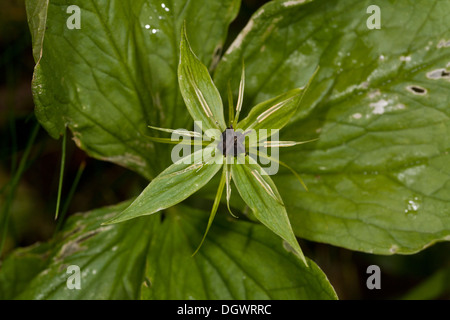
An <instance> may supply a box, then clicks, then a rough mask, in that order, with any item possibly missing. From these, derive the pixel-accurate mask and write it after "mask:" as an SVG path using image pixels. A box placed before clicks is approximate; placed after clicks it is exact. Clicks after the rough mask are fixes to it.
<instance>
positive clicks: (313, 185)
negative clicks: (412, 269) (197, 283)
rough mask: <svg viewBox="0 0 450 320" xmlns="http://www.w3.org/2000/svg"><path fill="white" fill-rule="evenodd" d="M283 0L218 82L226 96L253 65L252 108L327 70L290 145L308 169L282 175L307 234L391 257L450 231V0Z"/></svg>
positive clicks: (263, 15)
mask: <svg viewBox="0 0 450 320" xmlns="http://www.w3.org/2000/svg"><path fill="white" fill-rule="evenodd" d="M372 4H374V3H373V2H371V1H359V0H340V1H314V2H308V1H274V2H272V3H268V4H267V5H265V6H264V7H262V8H261V9H260V10H258V12H256V13H255V14H254V16H253V18H252V19H251V20H250V21H249V23H248V24H247V26H246V27H245V28H244V29H243V31H242V32H241V34H240V35H239V36H238V37H237V39H236V40H235V41H234V43H233V44H232V45H231V46H230V48H229V49H228V51H227V52H226V54H225V56H224V58H223V59H222V61H221V63H220V64H219V65H218V68H217V69H216V73H215V77H214V78H215V82H216V84H217V85H218V87H219V89H220V90H221V92H222V96H224V94H225V93H226V87H227V82H228V81H229V79H233V83H234V84H236V83H238V81H239V70H240V68H239V66H240V64H241V61H242V59H243V60H244V61H245V65H246V74H247V81H246V90H245V97H244V101H245V104H244V108H243V112H244V113H247V112H248V111H249V108H250V107H251V106H253V105H255V104H256V103H259V102H261V101H264V100H266V99H268V98H272V97H275V96H277V95H279V94H281V93H283V92H286V91H288V90H291V89H293V88H297V87H300V86H303V85H305V84H306V83H307V81H308V79H309V77H310V76H311V75H312V74H313V72H314V70H315V68H316V67H317V66H318V65H320V71H319V73H318V74H317V76H316V77H315V79H314V81H313V83H312V84H311V87H310V89H309V91H308V92H307V94H306V95H305V97H304V99H303V101H302V108H301V110H299V112H298V113H297V114H296V115H295V116H294V117H293V119H292V121H291V123H290V125H289V126H287V127H286V128H284V130H282V131H281V136H282V138H284V140H297V141H302V140H308V139H312V138H316V137H318V138H319V141H317V142H314V143H311V144H306V145H303V146H298V147H295V149H294V148H291V149H289V150H286V149H283V150H281V151H280V156H281V160H283V161H285V162H286V163H288V164H289V165H290V166H292V167H293V168H295V169H296V170H297V171H298V172H300V174H301V175H302V177H303V178H304V180H305V182H306V184H307V186H308V188H309V192H306V191H304V190H303V188H302V186H301V185H300V184H299V183H298V182H297V181H296V179H295V177H293V176H292V175H288V174H286V175H277V176H275V177H274V181H275V183H276V184H277V186H278V188H279V191H280V193H281V195H282V197H283V199H284V201H285V204H286V207H287V212H288V214H289V216H290V221H291V223H292V225H293V228H294V231H295V232H296V234H297V235H298V236H300V237H304V238H307V239H310V240H314V241H319V242H327V243H331V244H334V245H338V246H343V247H346V248H350V249H353V250H361V251H365V252H371V253H379V254H393V253H413V252H417V251H419V250H422V249H424V248H426V247H427V246H429V245H431V244H433V243H434V242H436V241H440V240H450V155H449V151H450V138H449V137H450V120H449V117H450V108H449V105H450V95H449V92H450V76H449V71H450V38H449V37H450V35H449V32H448V30H450V19H448V15H449V13H450V3H449V2H448V1H425V0H423V1H406V0H402V1H395V2H393V1H377V2H376V4H377V5H378V6H379V7H380V9H381V29H379V30H376V29H375V30H369V29H368V28H367V26H366V20H367V19H368V18H369V16H370V15H371V14H368V13H367V8H368V7H369V5H372Z"/></svg>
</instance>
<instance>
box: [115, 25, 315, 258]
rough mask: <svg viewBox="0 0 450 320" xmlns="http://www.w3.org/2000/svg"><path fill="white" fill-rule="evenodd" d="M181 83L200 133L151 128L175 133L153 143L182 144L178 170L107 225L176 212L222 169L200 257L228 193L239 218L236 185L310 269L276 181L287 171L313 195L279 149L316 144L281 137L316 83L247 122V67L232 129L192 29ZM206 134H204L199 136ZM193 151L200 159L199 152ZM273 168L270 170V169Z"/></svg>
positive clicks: (183, 47) (262, 107) (232, 111)
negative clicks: (244, 108) (233, 193)
mask: <svg viewBox="0 0 450 320" xmlns="http://www.w3.org/2000/svg"><path fill="white" fill-rule="evenodd" d="M178 81H179V86H180V90H181V93H182V96H183V98H184V101H185V104H186V107H187V109H188V111H189V113H190V114H191V116H192V118H193V120H194V122H195V129H194V131H188V130H185V129H177V130H173V129H165V128H158V127H154V126H150V128H151V129H154V130H159V131H163V132H167V133H171V134H172V137H171V138H157V137H150V139H151V140H153V141H156V142H162V143H172V144H177V145H176V146H175V147H174V149H173V151H172V160H173V162H174V163H173V164H172V165H171V166H169V167H168V168H167V169H165V170H164V171H163V172H162V173H160V174H159V175H158V176H157V177H156V178H154V179H153V180H152V181H151V183H150V184H149V185H148V186H147V187H146V188H145V189H144V191H143V192H142V193H141V194H140V195H139V196H138V197H137V198H136V200H135V201H134V202H133V203H132V204H131V205H130V206H129V207H128V208H127V209H125V210H124V211H123V212H121V213H120V214H119V215H117V216H116V217H115V218H113V219H112V220H110V221H108V222H107V223H108V224H111V223H118V222H122V221H125V220H129V219H132V218H136V217H139V216H144V215H150V214H153V213H155V212H158V211H160V210H164V209H167V208H169V207H171V206H174V205H176V204H177V203H179V202H181V201H183V200H185V199H186V198H188V197H189V196H190V195H192V194H193V193H195V192H196V191H198V190H199V189H200V188H202V187H203V186H204V185H206V184H207V183H208V182H209V181H210V180H211V179H212V178H213V177H214V176H215V175H216V174H217V173H218V172H219V171H220V170H222V171H221V178H220V182H219V187H218V189H217V193H216V196H215V199H214V203H213V207H212V210H211V214H210V217H209V221H208V224H207V227H206V231H205V234H204V236H203V239H202V240H201V242H200V244H199V246H198V248H197V250H196V251H195V252H194V254H195V253H196V252H197V251H198V250H199V249H200V246H201V245H202V243H203V241H204V240H205V237H206V235H207V233H208V231H209V229H210V227H211V224H212V222H213V220H214V217H215V214H216V212H217V209H218V207H219V204H220V201H221V198H222V194H223V191H224V188H226V201H227V207H228V210H229V212H230V213H231V214H232V215H233V216H235V215H234V214H233V213H232V212H231V209H230V197H231V180H233V181H234V184H235V186H236V189H237V191H238V192H239V194H240V196H241V197H242V199H243V200H244V202H245V203H246V204H247V206H248V207H249V208H250V209H251V210H252V212H253V214H254V216H255V217H256V219H258V220H259V221H260V222H261V223H263V224H264V225H265V226H267V227H268V228H269V229H270V230H272V231H273V232H274V233H275V234H277V235H278V236H280V237H281V238H282V239H284V240H285V241H286V242H287V243H288V244H289V245H290V247H291V248H292V249H293V251H294V253H295V254H296V255H297V256H298V257H299V258H300V259H301V260H302V261H303V262H304V263H305V264H307V263H306V259H305V257H304V255H303V253H302V250H301V248H300V246H299V244H298V242H297V240H296V238H295V235H294V232H293V231H292V227H291V224H290V222H289V218H288V215H287V212H286V208H285V206H284V203H283V200H282V199H281V197H280V194H279V193H278V191H277V187H276V186H275V184H274V182H273V181H272V179H271V178H270V176H269V175H271V174H274V173H276V171H277V169H278V166H279V165H282V166H285V167H286V168H287V169H289V170H290V171H291V172H292V173H293V174H294V175H295V176H296V177H297V178H298V179H299V180H300V182H301V183H302V185H303V186H304V187H305V188H306V186H305V184H304V183H303V181H302V180H301V178H300V176H299V175H298V174H297V173H296V172H295V171H294V170H293V169H292V168H291V167H289V166H288V165H287V164H285V163H283V162H282V161H280V160H278V148H280V147H290V146H295V145H298V144H302V143H306V142H309V141H303V142H296V141H279V140H278V131H279V130H280V129H282V128H283V127H284V126H285V125H286V124H287V123H288V121H289V119H290V118H291V117H292V116H293V115H294V114H295V113H296V111H297V109H298V108H299V104H300V102H301V100H302V97H303V95H304V93H305V92H306V90H307V88H308V86H309V83H310V82H311V80H310V81H309V83H308V84H307V85H306V86H305V87H304V88H297V89H293V90H290V91H288V92H286V93H284V94H281V95H279V96H277V97H275V98H272V99H270V100H267V101H265V102H262V103H260V104H258V105H256V106H255V107H253V108H252V109H251V110H250V112H249V114H248V115H247V117H246V118H244V119H242V120H241V121H239V116H240V113H241V109H242V104H243V97H244V85H245V68H244V64H242V75H241V80H240V84H239V91H238V99H237V103H236V108H234V105H233V95H232V92H231V89H230V86H228V102H229V112H228V126H227V125H226V122H225V116H224V112H223V105H222V99H221V97H220V94H219V91H218V90H217V88H216V86H215V85H214V83H213V81H212V79H211V77H210V75H209V72H208V70H207V68H206V67H205V66H204V65H203V64H202V63H201V62H200V60H199V59H198V58H197V57H196V56H195V54H194V53H193V51H192V49H191V47H190V45H189V42H188V39H187V35H186V28H185V26H183V28H182V32H181V43H180V62H179V66H178ZM198 128H200V130H197V129H198ZM179 138H182V140H181V141H180V140H179ZM310 141H313V140H310ZM186 147H187V148H186ZM192 147H193V149H194V152H191V148H192ZM269 150H270V152H269ZM180 151H183V155H182V156H179V157H177V156H178V155H179V153H180ZM269 163H270V164H271V165H270V167H265V166H264V164H269Z"/></svg>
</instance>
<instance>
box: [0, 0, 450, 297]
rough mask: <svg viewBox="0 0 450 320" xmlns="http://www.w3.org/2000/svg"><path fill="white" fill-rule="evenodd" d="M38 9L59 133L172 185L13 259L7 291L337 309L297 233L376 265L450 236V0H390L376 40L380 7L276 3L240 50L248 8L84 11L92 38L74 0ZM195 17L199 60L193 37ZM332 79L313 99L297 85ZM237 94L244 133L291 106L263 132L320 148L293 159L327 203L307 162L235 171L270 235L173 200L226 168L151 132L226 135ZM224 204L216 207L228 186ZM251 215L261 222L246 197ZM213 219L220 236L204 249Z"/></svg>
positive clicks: (36, 38) (34, 15)
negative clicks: (239, 18) (175, 148)
mask: <svg viewBox="0 0 450 320" xmlns="http://www.w3.org/2000/svg"><path fill="white" fill-rule="evenodd" d="M26 3H27V11H28V20H29V26H30V30H31V34H32V38H33V55H34V58H35V61H36V68H35V74H34V78H33V84H32V86H33V95H34V100H35V104H36V116H37V117H38V119H39V121H40V123H41V124H42V126H43V127H44V128H45V129H46V130H47V131H48V133H49V134H50V135H51V136H52V137H54V138H57V137H59V136H60V135H61V134H62V133H63V132H64V130H66V128H69V129H70V131H71V132H72V134H73V138H74V140H75V141H76V143H77V145H78V146H79V147H80V148H81V149H83V150H85V151H86V152H87V153H88V154H89V155H90V156H92V157H95V158H98V159H102V160H106V161H111V162H114V163H116V164H119V165H122V166H124V167H126V168H128V169H130V170H134V171H136V172H138V173H139V174H141V175H142V176H144V177H146V178H147V179H149V180H150V179H152V178H153V180H152V182H151V183H150V185H149V186H148V187H147V188H146V189H145V190H144V192H143V193H142V194H141V196H139V197H138V198H137V199H136V201H135V202H134V204H135V206H131V207H130V206H129V205H130V203H131V202H127V203H122V204H119V205H117V206H114V207H110V208H102V209H98V210H94V211H92V212H89V213H86V214H78V215H76V216H74V217H72V218H71V219H70V220H69V221H68V223H67V224H66V225H65V226H64V228H63V229H62V231H61V232H59V233H58V234H57V235H56V237H55V238H53V239H52V240H51V241H50V242H48V243H45V244H41V245H36V246H33V247H30V248H25V249H19V250H17V251H16V252H14V253H13V254H11V255H10V256H9V257H8V258H7V259H6V260H5V261H4V262H3V264H2V269H1V272H0V298H19V299H20V298H33V299H64V298H67V299H76V298H78V299H90V298H97V299H107V298H120V299H125V298H127V299H136V298H144V299H189V298H194V299H207V298H209V299H225V298H235V299H253V298H256V299H321V298H326V299H334V298H336V295H335V293H334V291H333V289H332V287H331V285H330V283H329V282H328V280H327V279H326V277H325V275H324V274H323V273H322V272H321V271H320V269H319V268H318V267H317V265H316V264H315V263H314V262H313V261H311V260H309V259H308V258H304V259H305V261H307V263H308V266H309V267H308V268H307V267H306V266H305V265H304V264H303V263H302V262H301V260H299V259H298V257H297V256H296V255H295V254H293V253H292V252H291V250H292V248H293V249H294V251H295V252H296V253H297V255H300V253H301V249H300V247H299V246H298V243H297V241H296V239H295V236H294V233H295V235H296V236H298V237H301V238H305V239H309V240H313V241H317V242H325V243H329V244H333V245H335V246H340V247H345V248H349V249H351V250H357V251H363V252H369V253H375V254H396V253H402V254H410V253H415V252H418V251H420V250H423V249H424V248H426V247H428V246H430V245H432V244H433V243H435V242H437V241H444V240H447V241H448V240H450V205H449V203H450V166H449V163H450V155H449V151H450V139H449V136H450V120H449V119H450V113H449V108H448V106H449V105H450V98H449V95H448V92H449V89H450V81H449V78H448V73H449V62H450V61H449V58H448V57H449V53H450V47H449V45H448V41H449V39H448V38H446V37H448V30H449V29H450V20H449V19H448V12H450V4H449V3H448V2H446V1H425V0H420V1H408V0H402V1H396V2H392V1H387V0H384V1H378V2H377V5H378V6H379V7H380V8H381V12H382V25H381V29H379V30H369V29H368V28H367V26H366V19H367V18H368V15H367V14H366V9H367V7H368V6H369V5H371V4H372V3H371V2H370V1H357V0H340V1H335V2H331V1H319V0H317V1H278V0H276V1H271V2H269V3H267V4H266V5H264V6H263V7H262V8H260V9H259V10H258V11H257V12H256V13H255V14H254V15H253V17H252V18H251V20H250V21H249V22H248V24H247V26H246V27H245V28H244V29H243V30H242V31H241V33H240V34H239V35H238V36H237V38H236V39H235V40H234V42H233V43H232V44H231V46H230V47H229V48H228V50H227V51H226V52H225V54H224V56H223V57H222V58H220V51H221V48H222V47H223V44H224V42H225V39H226V35H227V30H228V26H229V24H230V23H231V21H232V20H233V19H234V18H235V17H236V15H237V12H238V10H239V5H240V2H239V1H238V0H227V1H219V0H208V1H206V0H205V1H200V0H198V1H197V0H196V1H186V0H173V1H171V2H170V5H167V6H166V5H163V3H164V2H163V1H145V0H133V1H131V0H129V1H123V0H122V1H119V0H110V1H106V0H101V1H90V2H86V1H73V3H71V4H74V5H78V6H79V7H80V8H81V10H82V29H81V30H69V29H67V28H66V27H65V26H66V19H67V17H68V15H67V13H66V11H65V9H66V6H67V4H66V2H65V1H62V0H55V1H51V2H50V1H46V0H33V1H31V0H28V1H26ZM184 23H186V26H185V28H186V30H187V33H188V35H189V43H190V46H191V47H192V49H191V48H190V47H189V46H188V42H187V40H186V39H184V34H185V33H181V32H180V31H181V30H182V29H183V26H184ZM405 30H408V32H405ZM180 35H181V36H180ZM180 43H181V53H182V55H183V52H184V53H185V55H184V59H183V58H182V59H181V63H180ZM194 52H195V56H194V54H193V53H194ZM242 61H244V62H245V75H246V78H245V90H244V89H243V88H244V87H243V83H244V77H242V75H243V71H242ZM318 67H320V69H319V71H318V72H317V74H316V75H315V77H314V80H313V81H312V82H311V83H310V85H309V88H308V90H307V91H305V90H300V89H296V88H302V87H305V86H307V85H308V82H309V79H311V77H312V75H313V74H314V72H315V70H317V68H318ZM210 74H212V75H213V76H212V79H213V80H211V76H210ZM216 86H217V88H218V89H216ZM228 87H230V88H232V89H233V90H234V91H233V93H232V94H231V95H228V94H227V93H228ZM238 88H239V89H238ZM180 89H181V91H180ZM199 92H200V93H201V94H199ZM227 96H231V97H232V98H236V97H237V99H234V100H235V101H238V105H242V110H239V109H240V108H238V110H237V111H238V112H241V118H242V119H243V120H241V122H240V123H239V124H238V128H247V127H249V126H250V125H251V124H252V123H253V124H254V123H255V120H257V119H258V115H260V114H261V113H263V112H264V111H265V110H268V108H271V107H273V105H274V104H276V103H280V102H282V101H289V102H292V103H286V106H287V107H288V108H282V109H280V110H282V113H280V114H277V117H267V118H266V120H267V122H265V123H258V121H256V124H257V125H261V126H263V127H267V126H268V128H281V127H284V128H283V130H282V131H281V135H282V138H283V139H284V140H289V141H290V140H293V141H307V140H312V139H316V138H319V139H318V141H316V142H314V143H311V144H306V145H304V146H297V147H295V148H290V149H284V148H283V149H282V150H281V152H280V154H281V159H282V160H283V161H284V162H285V163H286V164H287V165H288V166H289V167H290V168H292V169H294V170H295V171H296V172H299V173H300V174H301V176H302V178H303V180H304V181H305V183H306V185H307V186H308V189H309V191H308V192H307V191H306V190H304V188H303V187H302V185H301V184H299V183H298V176H297V175H296V174H294V173H292V172H291V171H289V170H286V171H283V172H281V174H278V175H276V176H274V177H273V181H272V179H270V178H268V177H267V176H264V178H262V179H264V181H262V182H261V181H260V179H258V178H257V177H255V175H254V174H252V172H253V171H251V169H252V168H251V167H250V166H231V170H228V169H229V168H228V167H226V169H227V171H224V172H225V173H224V176H225V177H226V186H227V197H226V198H227V200H229V194H230V192H231V186H230V184H229V182H230V179H231V177H233V178H234V182H235V185H236V188H237V190H238V193H239V194H240V195H241V196H242V198H243V200H244V202H245V204H246V205H247V206H248V207H250V208H251V209H252V210H253V212H254V216H255V217H256V218H257V219H258V220H259V221H260V222H262V224H264V225H265V226H267V227H268V228H266V227H265V226H263V225H260V224H256V223H253V222H248V221H244V219H238V220H235V219H233V220H231V221H230V220H228V219H226V218H225V217H224V214H223V213H224V212H225V211H226V209H225V210H223V209H224V208H223V207H221V206H219V209H218V214H217V217H216V221H215V223H214V224H212V225H211V224H210V222H208V221H207V218H208V212H207V211H205V210H202V209H194V208H190V207H188V206H186V205H177V206H175V207H171V206H173V205H175V204H177V203H179V202H181V201H182V200H184V199H186V198H187V197H188V196H190V195H191V194H193V193H194V192H195V191H197V190H198V189H199V188H201V187H202V186H204V185H205V184H206V183H207V182H208V181H209V180H210V179H211V178H212V177H213V176H214V174H216V173H217V172H218V171H219V169H220V166H219V165H205V166H204V167H203V168H202V169H201V170H199V171H197V170H192V168H189V167H188V165H181V164H173V165H172V166H169V164H170V162H169V159H168V154H169V150H170V149H169V148H167V146H164V145H160V144H157V143H155V141H156V140H158V139H152V138H149V137H148V136H149V135H152V133H154V131H152V129H150V128H148V126H149V125H151V126H158V127H163V128H174V129H176V128H187V129H190V128H191V127H192V120H193V119H194V120H203V122H204V123H206V124H208V125H207V128H214V127H217V128H219V129H220V130H223V129H224V128H225V126H226V124H225V120H224V114H223V107H222V100H223V99H225V97H227ZM231 97H230V98H229V100H232V99H231ZM183 98H184V102H185V103H186V104H185V103H184V102H183ZM202 98H203V99H202ZM289 99H290V100H289ZM300 100H301V105H300V107H298V102H300ZM242 101H243V102H244V103H243V104H241V103H242ZM205 103H206V104H205ZM205 106H208V108H210V109H209V111H210V112H208V110H206V111H205ZM252 106H256V107H254V108H253V109H251V108H252ZM186 107H187V108H186ZM202 110H203V111H202ZM205 115H206V117H205ZM190 116H192V118H191V117H190ZM232 116H233V115H232V113H230V116H229V118H230V119H229V121H231V120H232ZM246 116H247V118H245V117H246ZM214 120H215V121H214ZM269 122H270V123H269ZM207 128H205V129H207ZM168 166H169V167H168ZM167 167H168V169H166V170H165V171H163V169H164V168H167ZM196 169H197V168H196ZM253 169H254V168H253ZM160 172H162V173H161V174H160V175H159V176H158V173H160ZM230 172H231V177H230ZM155 177H156V178H155ZM255 179H256V180H255ZM220 185H221V188H222V189H223V188H224V186H223V179H222V182H221V184H220ZM275 185H277V186H278V188H277V187H275ZM267 186H269V188H268V187H267ZM173 188H175V189H173ZM267 189H269V190H272V192H267ZM170 190H177V192H176V193H175V194H169V193H167V192H168V191H170ZM208 191H209V189H208ZM210 193H211V195H210V196H209V197H214V195H216V201H215V203H217V202H218V200H217V199H219V200H220V195H219V193H217V194H216V193H215V192H210ZM220 193H221V192H220ZM281 199H282V200H281ZM195 200H201V198H200V197H197V198H195ZM237 203H239V202H237ZM199 207H201V206H199ZM126 208H128V209H126ZM214 208H215V209H217V207H216V206H214ZM125 209H126V210H125ZM236 209H238V210H239V211H241V212H244V211H246V210H245V207H244V205H243V204H242V203H239V207H237V208H236ZM124 210H125V211H124ZM159 210H162V212H161V213H159V214H158V215H153V216H149V217H140V218H137V219H133V220H130V221H126V222H123V223H120V224H113V225H102V223H105V222H107V221H110V220H111V219H112V218H113V217H118V218H115V219H116V220H115V221H114V222H117V221H124V220H128V219H130V218H134V217H138V216H142V215H145V214H152V213H154V212H157V211H159ZM213 213H214V214H215V210H213ZM119 214H120V215H119ZM161 218H164V219H161ZM206 225H208V228H209V227H211V229H210V232H209V234H208V237H207V238H206V241H205V243H204V245H203V247H202V249H201V250H199V251H198V253H197V255H195V256H194V257H191V254H192V253H193V252H194V251H195V249H196V247H197V245H198V244H199V243H200V242H201V239H202V234H203V231H204V229H205V226H206ZM291 225H292V228H291ZM269 229H271V230H272V231H274V232H275V233H276V234H278V235H280V236H281V238H283V239H284V240H285V241H286V242H288V243H289V245H286V244H285V243H283V240H282V239H281V238H280V237H277V236H276V235H275V234H274V233H273V232H271V231H270V230H269ZM301 256H302V255H301ZM302 257H303V256H302ZM72 264H75V265H78V266H80V268H81V270H82V271H83V272H84V274H83V277H82V279H83V280H82V287H83V289H82V290H79V291H76V292H74V291H69V290H67V288H66V286H65V280H66V278H67V275H66V273H65V270H66V268H67V266H69V265H72ZM443 274H444V273H443ZM445 275H446V274H445ZM443 278H445V277H444V276H443V275H441V274H439V275H437V276H436V278H433V279H431V280H430V281H431V282H436V281H439V279H443ZM18 279H20V280H18ZM436 279H438V280H436ZM281 288H289V289H283V290H280V289H281ZM424 288H426V284H424ZM421 294H422V292H419V291H418V292H412V293H411V295H410V296H412V297H414V296H418V295H421Z"/></svg>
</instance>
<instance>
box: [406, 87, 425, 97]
mask: <svg viewBox="0 0 450 320" xmlns="http://www.w3.org/2000/svg"><path fill="white" fill-rule="evenodd" d="M406 90H408V91H410V92H412V93H414V94H417V95H421V96H423V95H426V94H427V89H425V88H422V87H419V86H407V87H406Z"/></svg>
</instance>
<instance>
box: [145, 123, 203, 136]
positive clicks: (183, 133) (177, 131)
mask: <svg viewBox="0 0 450 320" xmlns="http://www.w3.org/2000/svg"><path fill="white" fill-rule="evenodd" d="M148 127H149V128H150V129H153V130H158V131H162V132H168V133H175V134H177V135H180V136H184V137H193V138H202V136H203V135H202V134H201V133H200V132H196V131H189V130H185V129H167V128H160V127H153V126H148Z"/></svg>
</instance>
